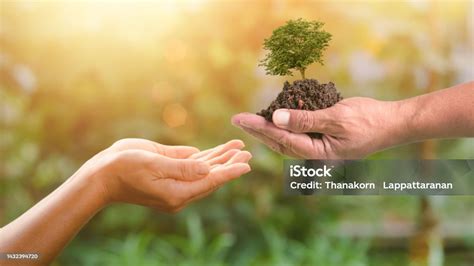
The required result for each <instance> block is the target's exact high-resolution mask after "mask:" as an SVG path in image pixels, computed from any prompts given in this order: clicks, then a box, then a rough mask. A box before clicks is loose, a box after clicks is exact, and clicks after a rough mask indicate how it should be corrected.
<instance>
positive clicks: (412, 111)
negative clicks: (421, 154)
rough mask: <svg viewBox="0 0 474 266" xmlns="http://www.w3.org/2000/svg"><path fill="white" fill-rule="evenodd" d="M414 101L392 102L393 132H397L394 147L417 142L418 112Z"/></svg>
mask: <svg viewBox="0 0 474 266" xmlns="http://www.w3.org/2000/svg"><path fill="white" fill-rule="evenodd" d="M411 100H412V99H407V100H400V101H395V102H392V104H393V105H394V108H393V113H392V117H393V123H392V124H393V127H394V128H393V130H394V132H395V136H394V138H393V139H394V142H395V143H393V145H400V144H406V143H410V142H414V141H416V138H415V136H416V135H417V134H416V129H417V127H416V125H417V122H416V121H417V111H416V108H415V106H414V104H413V102H411Z"/></svg>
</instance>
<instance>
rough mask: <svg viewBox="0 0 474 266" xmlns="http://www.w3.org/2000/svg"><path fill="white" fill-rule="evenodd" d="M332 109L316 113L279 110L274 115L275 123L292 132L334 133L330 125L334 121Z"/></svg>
mask: <svg viewBox="0 0 474 266" xmlns="http://www.w3.org/2000/svg"><path fill="white" fill-rule="evenodd" d="M330 113H332V109H331V108H327V109H324V110H316V111H305V110H292V109H278V110H276V111H275V112H274V113H273V116H272V119H273V123H274V124H275V125H276V126H277V127H279V128H283V129H287V130H290V131H292V132H296V133H301V132H318V133H323V134H331V133H334V132H332V131H331V128H330V124H331V122H332V120H333V116H332V115H330Z"/></svg>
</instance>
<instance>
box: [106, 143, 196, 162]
mask: <svg viewBox="0 0 474 266" xmlns="http://www.w3.org/2000/svg"><path fill="white" fill-rule="evenodd" d="M111 149H113V150H115V151H124V150H131V149H136V150H144V151H149V152H154V153H158V154H161V155H164V156H167V157H171V158H180V159H181V158H187V157H189V156H191V155H192V154H194V153H197V152H199V149H197V148H195V147H190V146H169V145H163V144H160V143H158V142H154V141H151V140H147V139H140V138H128V139H122V140H119V141H117V142H115V143H114V144H113V145H112V147H111Z"/></svg>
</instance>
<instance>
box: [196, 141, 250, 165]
mask: <svg viewBox="0 0 474 266" xmlns="http://www.w3.org/2000/svg"><path fill="white" fill-rule="evenodd" d="M243 147H245V144H244V142H243V141H241V140H239V139H234V140H231V141H229V142H227V143H225V144H222V145H219V146H217V147H215V148H214V149H211V151H210V152H206V153H204V154H199V153H197V154H195V155H193V156H191V158H192V159H198V160H204V161H207V160H210V159H212V158H215V157H218V156H220V155H222V154H224V153H225V152H226V151H228V150H232V149H238V150H240V149H242V148H243Z"/></svg>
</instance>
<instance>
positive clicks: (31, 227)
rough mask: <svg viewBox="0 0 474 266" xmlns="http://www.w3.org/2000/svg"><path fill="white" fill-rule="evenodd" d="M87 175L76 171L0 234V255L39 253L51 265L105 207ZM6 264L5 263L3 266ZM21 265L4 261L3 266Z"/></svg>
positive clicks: (12, 261)
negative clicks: (9, 265)
mask: <svg viewBox="0 0 474 266" xmlns="http://www.w3.org/2000/svg"><path fill="white" fill-rule="evenodd" d="M93 178H94V175H91V173H90V172H87V171H81V170H79V171H78V172H77V173H76V174H75V175H74V176H73V177H71V178H70V179H69V180H68V181H66V182H65V183H64V184H62V185H61V186H60V187H58V188H57V189H56V190H55V191H54V192H53V193H51V194H50V195H48V196H47V197H46V198H44V199H43V200H41V201H40V202H39V203H37V204H36V205H35V206H34V207H32V208H31V209H30V210H28V211H27V212H26V213H24V214H23V215H21V216H20V217H19V218H17V219H16V220H14V221H13V222H11V223H10V224H8V225H6V226H5V227H3V228H2V229H1V231H0V252H11V253H38V254H39V260H37V261H29V263H30V262H34V263H38V264H41V265H45V264H48V263H50V262H51V261H52V260H53V259H54V258H55V257H56V256H57V255H58V254H59V252H60V251H61V250H62V249H63V248H64V247H65V246H66V245H67V243H68V242H69V241H70V240H71V239H72V238H73V237H74V236H75V235H76V234H77V232H78V231H79V230H80V229H81V228H82V227H83V226H84V225H85V224H86V223H87V222H88V221H89V219H90V218H91V217H92V216H94V215H95V214H96V213H97V212H98V211H99V210H100V209H101V208H103V207H104V206H105V201H104V200H103V199H104V197H103V194H102V191H101V187H100V186H99V185H97V184H96V182H95V181H94V180H93ZM3 263H5V264H3ZM8 263H11V264H12V265H14V263H21V261H14V260H6V261H2V265H7V264H8Z"/></svg>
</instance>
